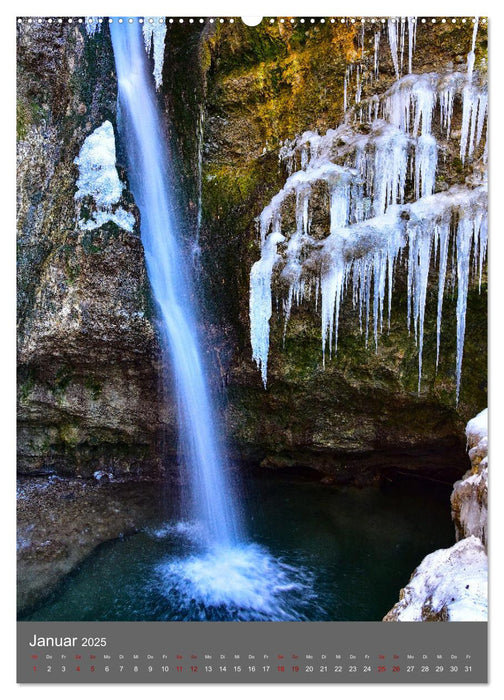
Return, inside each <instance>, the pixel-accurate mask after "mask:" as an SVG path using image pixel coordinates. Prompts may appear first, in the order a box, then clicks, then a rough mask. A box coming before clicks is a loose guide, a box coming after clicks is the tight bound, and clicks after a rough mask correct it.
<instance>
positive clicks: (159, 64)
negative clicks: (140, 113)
mask: <svg viewBox="0 0 504 700" xmlns="http://www.w3.org/2000/svg"><path fill="white" fill-rule="evenodd" d="M142 26H143V36H144V42H145V50H146V51H147V55H150V52H151V48H152V47H153V54H154V70H153V71H152V73H153V75H154V80H155V82H156V90H159V88H160V87H161V84H162V82H163V63H164V51H165V37H166V24H165V21H164V17H149V18H147V17H145V18H144V23H143V25H142Z"/></svg>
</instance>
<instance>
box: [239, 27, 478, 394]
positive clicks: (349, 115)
mask: <svg viewBox="0 0 504 700" xmlns="http://www.w3.org/2000/svg"><path fill="white" fill-rule="evenodd" d="M405 33H406V32H405V25H404V23H403V25H402V27H400V26H398V23H397V22H395V21H394V22H392V20H389V23H388V38H389V45H390V50H391V52H392V59H393V66H394V70H395V73H396V76H397V79H396V81H395V82H394V83H393V84H392V86H391V87H390V88H389V89H388V90H387V91H386V92H385V93H384V94H382V95H372V96H371V97H366V98H364V99H363V100H362V99H361V95H360V93H359V94H358V95H355V103H354V104H355V106H354V107H353V109H348V111H347V112H346V115H345V120H344V123H343V124H341V125H340V126H338V127H337V128H335V129H331V130H329V131H327V133H326V134H324V135H320V134H318V133H315V132H310V131H309V132H305V133H303V134H302V135H300V136H298V137H296V138H294V139H293V140H292V141H286V142H285V143H284V145H283V147H282V149H281V151H280V160H281V162H282V163H283V164H284V166H285V168H286V171H287V174H288V177H287V179H286V181H285V184H284V186H283V188H282V189H281V190H280V191H279V192H278V193H277V194H275V195H274V196H273V197H272V199H271V201H270V202H269V204H268V205H267V206H266V207H265V208H264V209H263V211H262V212H261V214H260V216H259V217H258V223H259V232H260V240H261V246H262V249H261V258H260V260H258V261H257V262H256V263H254V265H253V266H252V270H251V274H250V338H251V345H252V357H253V359H254V360H255V362H256V363H257V365H258V367H259V369H260V370H261V376H262V380H263V383H264V385H265V386H266V383H267V365H268V354H269V331H270V328H269V326H270V317H271V315H272V290H273V289H275V290H276V292H275V293H276V295H277V296H280V297H281V296H282V294H283V295H284V298H285V301H284V303H283V309H284V313H285V317H286V318H285V323H286V324H287V322H288V320H289V316H290V313H291V308H292V303H293V302H294V301H295V302H296V303H300V302H301V301H303V300H306V301H308V300H309V299H310V298H313V297H312V289H313V288H314V287H315V286H316V288H317V295H318V292H319V291H320V296H321V308H320V317H321V338H322V359H323V361H324V362H325V359H326V356H327V354H329V356H331V355H332V354H335V353H336V351H337V345H338V321H339V314H340V308H341V304H342V301H343V298H344V296H345V294H346V293H348V291H349V290H350V293H351V298H352V300H353V302H354V306H356V307H357V309H358V314H359V319H360V322H361V328H363V329H364V330H365V337H366V342H367V339H368V333H369V324H370V319H371V318H372V334H373V339H374V343H375V345H377V344H378V338H379V334H380V332H381V331H382V329H383V325H384V315H385V311H384V309H385V303H386V302H387V303H386V308H387V312H388V322H389V321H390V312H391V298H392V292H393V286H394V279H395V275H396V272H397V267H398V264H399V262H398V261H399V259H401V260H402V261H403V262H404V264H405V265H406V268H407V273H406V274H407V310H406V321H407V326H408V328H410V329H411V330H412V332H413V334H414V338H415V340H416V343H417V346H418V390H419V391H420V390H421V381H422V366H423V343H424V327H425V310H426V299H427V285H428V280H429V274H430V272H431V270H432V269H433V268H434V267H435V266H436V269H437V275H438V284H437V288H438V292H437V294H438V298H437V324H436V325H437V342H436V344H437V351H436V367H437V366H438V363H439V352H440V339H441V324H442V312H443V299H444V295H445V286H446V280H447V277H448V276H449V277H450V279H451V280H453V281H454V282H453V283H454V285H455V288H456V293H457V304H456V324H457V331H456V333H457V342H456V361H455V369H456V400H457V401H458V398H459V393H460V384H461V376H462V357H463V349H464V336H465V318H466V307H467V295H468V289H469V281H470V277H471V275H472V274H473V273H475V274H476V275H477V276H478V277H479V283H480V285H481V275H482V269H483V263H484V260H485V256H486V247H487V185H486V169H485V164H486V122H487V113H488V97H487V87H486V82H485V80H484V76H482V75H479V74H478V73H477V72H475V71H474V70H473V64H474V60H473V61H472V63H471V64H470V65H469V63H470V61H469V60H468V66H469V69H468V70H467V71H459V72H458V71H454V70H453V69H452V68H447V69H446V70H445V71H444V72H439V73H426V74H414V73H411V64H412V53H413V49H414V45H415V37H416V22H414V21H413V18H408V40H409V56H408V68H409V71H410V72H409V73H408V74H407V75H405V76H403V77H399V76H400V73H401V69H402V66H403V59H402V54H403V51H404V41H405V38H404V37H405ZM475 37H476V28H475V30H474V34H473V48H472V52H473V54H474V44H475ZM378 47H379V34H377V33H375V54H374V58H373V61H374V73H375V74H376V73H377V71H378ZM473 59H474V55H473ZM350 75H351V71H350V70H349V69H347V71H346V74H345V85H344V88H345V103H346V102H347V101H348V100H349V97H348V95H347V93H348V91H349V85H348V79H349V77H350ZM358 85H359V84H358ZM459 105H461V109H460V107H459ZM345 107H346V104H345ZM456 110H459V112H460V111H461V112H462V114H461V116H460V114H459V115H458V119H459V121H460V125H461V126H460V143H459V148H460V159H461V161H462V163H464V162H466V163H469V164H472V163H473V164H474V165H475V167H474V169H473V175H472V179H471V180H470V182H467V183H464V184H460V185H452V186H451V187H449V188H447V189H445V190H443V191H439V192H436V175H437V173H438V169H439V162H438V161H439V159H440V157H441V156H440V154H444V153H446V140H447V139H449V138H450V137H451V132H452V128H453V127H452V125H453V121H454V114H455V111H456ZM434 124H435V125H436V126H434ZM361 125H365V127H366V128H365V129H362V128H360V127H361ZM321 186H322V187H324V188H325V191H326V193H327V194H326V201H327V205H326V206H327V208H328V214H329V224H328V227H327V231H326V235H325V237H324V238H321V236H320V232H319V234H318V235H317V236H314V235H313V233H312V230H311V228H312V224H311V220H312V210H313V209H314V207H315V206H319V207H320V201H321V197H320V188H321ZM317 198H318V199H317ZM316 202H318V203H316ZM285 219H287V221H288V222H289V223H288V224H284V223H283V222H284V220H285ZM292 219H294V220H295V228H294V229H293V228H292V225H291V223H290V222H291V221H292ZM449 250H452V251H453V263H452V266H451V267H449V264H450V263H449V260H448V257H449ZM471 259H472V260H473V264H472V265H471V264H470V261H471ZM282 290H286V291H282ZM317 295H316V296H317ZM315 303H317V299H315ZM363 319H364V321H363Z"/></svg>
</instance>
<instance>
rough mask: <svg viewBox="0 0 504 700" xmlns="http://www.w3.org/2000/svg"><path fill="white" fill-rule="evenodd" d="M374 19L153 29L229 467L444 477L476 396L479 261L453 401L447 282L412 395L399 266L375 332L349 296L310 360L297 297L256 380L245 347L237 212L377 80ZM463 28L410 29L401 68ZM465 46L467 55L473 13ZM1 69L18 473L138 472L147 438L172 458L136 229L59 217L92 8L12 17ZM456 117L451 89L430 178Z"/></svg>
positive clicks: (482, 43) (455, 173)
mask: <svg viewBox="0 0 504 700" xmlns="http://www.w3.org/2000/svg"><path fill="white" fill-rule="evenodd" d="M378 26H379V25H378V24H377V25H376V26H375V27H371V28H367V29H366V30H365V31H364V32H361V29H358V28H357V26H356V25H355V24H351V23H350V22H346V23H343V24H342V23H339V22H336V23H333V24H331V23H330V21H329V20H327V22H326V23H325V24H321V23H317V24H316V25H311V24H310V25H308V24H307V23H301V22H296V23H295V24H293V25H291V24H290V23H288V22H285V23H283V24H282V23H280V22H277V23H274V24H272V25H271V26H262V27H261V28H259V29H256V28H250V27H246V26H244V25H243V24H242V23H240V22H235V23H234V24H230V23H225V24H222V25H221V24H218V25H210V24H208V23H207V24H206V25H204V26H203V27H200V26H196V25H193V26H191V25H188V24H187V23H185V24H184V25H183V26H182V25H180V26H176V25H170V27H168V33H167V38H166V45H165V62H164V69H163V73H162V78H163V82H162V85H161V88H160V92H159V99H160V100H161V102H162V104H163V105H164V109H165V112H166V115H167V124H168V126H167V133H168V136H169V138H170V140H171V142H172V145H173V150H174V161H175V163H174V167H175V168H176V169H177V172H178V175H177V177H176V178H174V187H176V188H177V189H178V193H179V202H180V204H179V206H180V209H181V211H182V212H183V213H184V216H185V220H186V222H187V230H186V231H185V232H184V235H185V236H186V238H187V240H188V242H193V241H194V240H196V241H197V245H196V246H195V247H194V255H195V261H196V269H197V271H198V275H199V281H200V290H199V292H200V294H201V297H202V300H203V304H204V308H205V314H204V322H203V325H204V326H205V328H204V333H205V336H206V338H207V348H206V351H207V354H208V355H209V356H210V360H211V362H210V364H211V365H212V366H214V367H215V368H216V377H215V382H214V383H215V388H216V391H217V392H220V397H221V410H222V417H223V420H224V422H225V424H226V427H227V435H228V437H229V439H230V441H231V443H232V450H233V454H234V456H235V457H236V458H237V459H238V460H240V461H241V463H242V464H244V465H245V464H256V463H258V462H260V463H261V464H263V465H264V466H265V467H271V468H279V467H288V466H290V465H296V466H305V467H306V466H307V467H311V468H313V469H317V470H319V471H321V472H322V473H324V474H325V475H326V476H327V477H328V478H331V479H333V480H336V481H351V480H356V481H363V482H367V481H369V480H370V479H374V478H375V477H376V476H379V475H380V474H382V473H383V472H384V471H394V470H405V469H414V470H422V471H427V472H429V474H430V475H431V476H435V477H436V478H438V477H441V478H443V479H445V478H448V479H455V478H457V477H459V476H460V475H461V474H462V473H463V470H464V466H463V465H464V445H463V441H462V440H461V438H460V435H461V432H462V428H463V425H464V424H465V423H466V421H467V419H468V418H469V417H470V415H474V413H475V412H476V411H477V410H479V409H480V408H481V406H482V405H484V403H485V401H486V399H485V395H486V380H485V376H486V373H485V369H486V368H485V348H484V347H483V346H484V339H485V337H486V333H485V328H486V325H485V324H486V294H485V291H486V278H485V276H484V275H483V281H482V286H481V290H480V289H479V288H478V285H477V284H472V285H471V286H470V288H469V293H468V311H467V327H466V339H465V349H464V359H463V373H462V387H461V395H460V401H459V403H458V405H456V404H455V401H454V389H455V376H454V356H455V326H454V320H453V319H454V316H455V307H456V298H455V296H453V295H451V294H447V295H446V296H445V301H444V306H445V308H444V321H443V327H442V342H441V356H440V360H439V365H438V368H437V370H436V367H435V360H434V358H435V354H436V315H435V300H434V290H435V286H436V280H435V279H433V280H432V284H431V286H430V287H429V292H428V299H427V312H426V319H425V330H424V350H423V354H424V362H423V379H422V388H421V391H420V393H418V391H417V372H418V349H417V347H416V345H415V340H414V338H413V337H412V336H411V335H409V333H408V331H407V329H406V326H405V323H404V319H405V316H406V279H405V277H404V275H403V277H401V276H400V275H399V276H398V278H397V279H396V285H395V286H396V289H395V290H394V299H393V308H392V316H391V318H392V321H391V327H390V330H388V331H387V332H386V333H384V334H383V335H382V337H381V338H380V342H379V345H378V348H377V349H376V350H375V348H374V347H372V344H370V345H368V346H367V347H366V345H365V343H364V341H363V338H362V335H361V332H360V329H359V324H358V322H357V321H356V319H355V314H354V312H353V309H352V303H351V300H350V299H348V300H347V301H346V302H345V303H344V304H343V306H342V309H341V317H340V342H339V347H338V356H337V358H334V359H333V360H331V361H330V362H328V363H326V367H325V368H323V367H322V356H321V341H320V323H319V320H318V318H317V317H316V315H314V314H313V313H312V310H311V309H309V308H308V307H307V306H306V305H303V304H301V305H300V306H299V307H293V308H292V311H291V315H290V319H289V323H288V324H287V327H286V331H285V334H284V319H283V318H282V317H281V315H278V316H276V317H275V318H274V319H273V320H272V326H271V340H270V343H271V353H270V354H271V358H270V366H269V380H268V389H267V390H266V391H265V390H264V388H263V386H262V383H261V377H260V374H259V373H258V372H257V369H256V367H255V365H254V363H253V362H252V359H251V346H250V340H249V330H250V328H249V315H248V313H249V275H250V270H251V267H252V265H253V263H254V262H255V261H256V260H257V259H258V257H259V247H258V235H257V222H256V218H257V216H258V215H259V214H260V212H261V210H262V209H263V208H264V206H265V205H266V204H267V203H268V201H269V200H270V199H271V197H272V196H273V195H274V194H275V193H276V192H277V191H278V190H279V189H280V188H281V187H282V186H283V183H284V182H285V178H286V175H287V173H286V170H285V165H282V163H280V162H279V160H278V155H279V152H280V149H281V147H282V145H283V143H284V141H285V139H288V138H289V139H292V138H294V137H295V136H296V135H298V134H301V133H302V132H303V131H305V130H307V129H310V130H318V132H319V133H320V134H323V133H325V132H326V131H327V130H328V129H331V128H334V127H336V126H337V125H338V124H340V123H341V121H342V120H343V116H344V107H345V102H346V101H349V103H350V102H351V101H352V100H353V99H354V98H355V94H354V92H355V89H356V85H357V83H356V75H357V73H358V74H359V76H360V78H359V80H360V89H361V99H362V100H365V99H366V98H369V97H370V96H372V94H373V93H377V94H380V93H383V92H384V91H385V90H386V89H387V88H389V87H390V86H391V85H392V84H393V82H394V81H395V80H396V69H395V64H394V55H393V53H392V52H391V49H390V45H389V39H388V38H387V31H386V29H385V26H383V27H382V28H381V29H380V31H378ZM472 29H473V28H472V25H470V24H469V23H468V24H466V25H462V24H461V23H460V22H458V23H457V24H456V25H451V24H440V23H439V24H437V25H435V26H421V25H419V26H418V29H417V41H416V48H415V52H414V55H413V56H412V61H413V71H417V72H426V71H435V70H441V69H443V68H444V67H446V66H452V68H455V69H458V68H460V69H461V70H462V69H463V70H465V69H466V57H467V53H468V51H469V49H470V47H471V38H472ZM378 34H379V35H380V37H381V38H380V41H379V42H378V44H377V43H376V36H377V35H378ZM375 49H376V50H375ZM475 55H476V69H477V70H479V71H484V70H485V59H486V29H485V27H484V26H483V25H481V26H480V27H479V30H478V35H477V41H476V47H475ZM404 60H405V61H406V58H404ZM377 64H378V70H377V71H376V70H375V69H376V65H377ZM189 68H190V70H189ZM350 69H351V70H350ZM18 71H19V76H20V79H19V84H18V148H19V169H18V184H19V186H18V193H19V200H18V227H19V287H18V290H19V313H18V319H19V346H18V347H19V462H18V465H19V467H18V468H19V471H20V472H22V473H32V474H33V473H41V472H57V473H60V474H63V473H64V474H80V475H83V476H89V475H91V474H92V473H93V472H94V471H96V469H100V468H103V469H106V470H110V469H112V470H114V472H115V473H116V474H117V475H121V474H122V475H123V476H126V475H129V476H133V477H135V478H143V477H147V476H148V477H157V476H158V475H159V474H160V472H161V470H162V468H163V466H164V465H162V464H161V458H160V449H159V446H160V444H161V443H163V444H164V446H165V454H166V455H167V457H168V461H173V459H172V458H174V456H175V454H176V427H175V425H174V412H173V410H172V406H171V403H170V400H168V401H167V402H166V403H163V401H162V396H163V389H161V388H160V387H159V386H158V377H159V363H160V362H161V358H160V352H159V347H158V340H157V333H156V327H155V322H154V321H153V317H154V315H155V314H154V309H153V308H152V301H151V297H150V291H149V287H148V283H147V280H146V275H145V266H144V261H143V252H142V248H141V243H140V240H139V237H138V225H137V224H135V226H134V228H133V230H132V232H128V231H125V230H124V229H121V228H120V227H118V226H117V225H116V224H115V223H114V222H110V221H109V222H108V223H106V224H104V225H103V226H102V227H100V228H97V229H94V230H84V231H83V230H81V229H79V225H78V222H79V220H81V219H82V217H84V218H86V217H89V216H90V211H89V203H88V202H86V201H85V200H78V199H77V200H76V199H75V194H76V191H77V185H76V182H77V178H78V168H77V166H76V164H75V163H74V160H75V158H76V157H77V156H78V154H79V152H80V149H81V148H82V145H83V143H84V141H85V139H86V138H87V137H88V136H89V135H90V134H91V133H92V132H93V131H94V130H95V129H96V128H98V127H99V126H100V125H101V124H103V123H104V121H105V120H109V121H110V122H111V124H112V125H113V126H114V125H115V124H116V119H117V115H116V85H115V72H114V65H113V57H112V53H111V45H110V37H109V34H108V29H107V26H106V25H104V26H103V27H102V29H101V30H100V31H97V32H96V33H94V34H93V35H92V36H90V35H88V34H87V33H86V31H85V30H84V28H83V26H82V25H77V24H73V25H68V24H64V25H59V24H58V23H57V22H54V23H53V24H52V25H51V26H48V25H44V26H43V27H39V26H31V27H30V28H28V27H26V26H23V27H22V28H20V29H19V43H18ZM345 86H346V87H345ZM460 128H461V104H460V103H459V102H456V103H455V107H454V113H453V128H452V133H453V134H454V136H453V143H452V144H451V145H450V143H448V144H447V145H446V147H443V148H444V151H443V159H442V163H443V165H442V167H440V169H439V173H438V179H437V182H436V191H438V190H439V191H442V190H444V189H446V188H447V187H449V186H451V185H453V184H456V183H462V182H464V181H466V180H467V179H468V178H469V179H470V178H471V177H472V173H473V170H474V167H473V165H470V164H468V163H467V162H466V163H465V164H464V163H462V162H461V161H460V158H459V157H458V156H457V143H458V141H457V139H458V138H459V136H460ZM116 148H117V169H118V173H119V176H120V179H121V181H122V182H123V183H124V185H125V189H124V191H123V192H122V195H121V201H120V205H121V207H122V208H123V209H124V210H125V211H127V212H130V213H132V214H134V215H135V216H136V217H137V218H138V215H137V213H136V209H135V206H134V203H133V202H132V201H131V196H130V195H129V193H128V190H127V178H126V175H125V172H124V169H123V167H122V163H123V162H124V159H123V155H122V152H121V147H120V144H116ZM318 196H319V204H320V206H318V205H317V202H315V203H314V217H313V218H314V221H313V227H314V230H315V229H317V228H318V229H319V230H321V231H323V230H324V227H325V228H327V221H324V218H323V216H322V214H321V213H320V212H321V211H322V208H323V207H322V204H323V202H324V197H325V196H326V195H325V194H324V193H323V192H320V193H319V195H318ZM317 212H318V213H317ZM448 284H451V283H450V282H448ZM166 390H167V392H168V396H169V393H170V390H169V388H167V389H166Z"/></svg>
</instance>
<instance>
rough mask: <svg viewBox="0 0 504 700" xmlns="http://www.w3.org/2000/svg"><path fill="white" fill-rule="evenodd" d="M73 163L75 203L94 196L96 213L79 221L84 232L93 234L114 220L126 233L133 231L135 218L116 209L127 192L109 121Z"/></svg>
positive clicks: (91, 136)
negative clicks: (75, 175)
mask: <svg viewBox="0 0 504 700" xmlns="http://www.w3.org/2000/svg"><path fill="white" fill-rule="evenodd" d="M74 163H75V164H76V165H77V166H78V168H79V178H78V180H77V183H76V184H77V192H76V193H75V199H76V200H82V199H84V198H85V197H92V199H93V200H94V203H95V205H96V211H94V212H93V213H92V214H91V217H90V218H88V219H87V220H83V219H81V220H80V221H79V228H80V229H81V230H82V231H92V230H93V229H96V228H99V227H100V226H103V224H105V223H107V222H108V221H113V222H114V223H115V224H117V226H119V227H120V228H122V229H124V230H125V231H130V232H132V231H133V226H134V224H135V217H134V216H133V214H131V213H130V212H127V211H125V210H124V209H123V208H122V207H116V208H115V209H113V205H115V204H117V203H118V202H119V200H120V199H121V195H122V191H123V189H124V185H123V183H122V182H121V181H120V179H119V175H118V173H117V168H116V148H115V137H114V129H113V127H112V124H111V123H110V122H109V121H104V122H103V124H102V125H101V126H99V127H98V128H97V129H95V130H94V131H93V133H92V134H90V135H89V136H88V137H87V138H86V140H85V141H84V143H83V144H82V148H81V150H80V152H79V155H78V156H77V158H75V159H74Z"/></svg>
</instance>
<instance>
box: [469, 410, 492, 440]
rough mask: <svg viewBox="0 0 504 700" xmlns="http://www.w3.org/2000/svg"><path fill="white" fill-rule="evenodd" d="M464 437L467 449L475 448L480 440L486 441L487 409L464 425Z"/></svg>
mask: <svg viewBox="0 0 504 700" xmlns="http://www.w3.org/2000/svg"><path fill="white" fill-rule="evenodd" d="M466 435H467V444H468V447H475V446H476V445H478V444H479V443H480V442H481V441H482V440H487V439H488V409H487V408H485V409H484V410H483V411H481V412H480V413H478V415H477V416H475V417H474V418H471V420H470V421H469V423H468V424H467V425H466Z"/></svg>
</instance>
